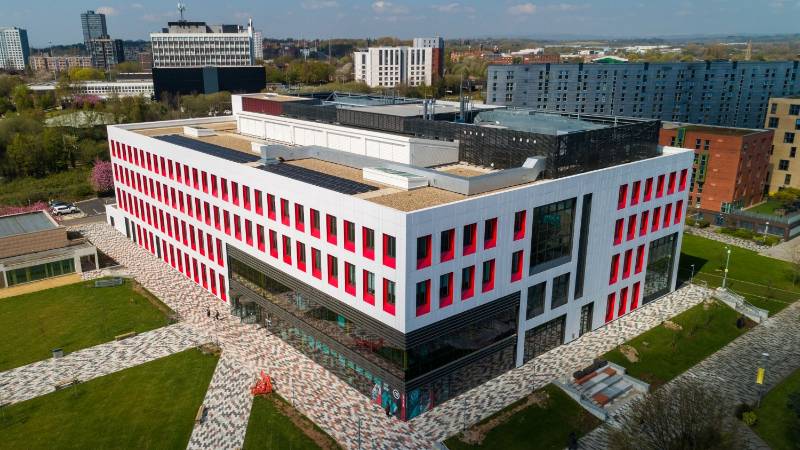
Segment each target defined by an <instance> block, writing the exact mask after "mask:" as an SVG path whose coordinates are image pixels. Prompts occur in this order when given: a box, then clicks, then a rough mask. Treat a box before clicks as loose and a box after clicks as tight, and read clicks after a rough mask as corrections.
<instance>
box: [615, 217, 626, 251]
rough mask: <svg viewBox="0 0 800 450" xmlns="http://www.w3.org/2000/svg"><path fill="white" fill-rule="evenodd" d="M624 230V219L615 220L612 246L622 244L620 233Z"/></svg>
mask: <svg viewBox="0 0 800 450" xmlns="http://www.w3.org/2000/svg"><path fill="white" fill-rule="evenodd" d="M624 229H625V219H617V221H616V223H614V245H619V244H621V243H622V233H623V232H624V231H623V230H624Z"/></svg>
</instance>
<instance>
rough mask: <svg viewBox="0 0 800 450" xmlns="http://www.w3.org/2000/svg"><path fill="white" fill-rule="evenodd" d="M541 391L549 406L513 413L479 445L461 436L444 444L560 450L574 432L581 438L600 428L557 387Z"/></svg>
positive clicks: (459, 449)
mask: <svg viewBox="0 0 800 450" xmlns="http://www.w3.org/2000/svg"><path fill="white" fill-rule="evenodd" d="M542 390H543V391H544V392H546V393H547V395H548V396H549V400H548V402H547V405H546V407H542V406H540V405H539V404H536V403H534V404H531V405H529V406H526V407H524V409H522V410H521V411H517V412H514V413H513V414H512V415H511V416H510V417H508V418H507V420H505V421H504V422H502V423H500V424H498V425H496V426H494V427H493V428H491V430H489V431H488V432H487V433H486V436H485V438H484V440H483V442H482V443H481V444H480V445H471V444H467V443H465V442H464V441H463V440H461V435H460V434H459V435H456V436H453V437H451V438H449V439H447V440H446V441H445V445H446V446H447V448H449V449H450V450H468V449H503V450H515V449H532V448H535V449H558V450H561V449H563V448H565V447H566V446H567V443H568V439H569V435H570V433H571V432H575V434H576V436H577V437H581V436H583V435H584V434H586V433H588V432H589V431H591V430H593V429H594V428H596V427H597V426H599V425H600V420H599V419H597V418H596V417H594V416H592V415H591V414H589V413H588V412H586V410H584V409H583V407H581V406H580V405H579V404H578V403H576V402H575V401H574V400H572V399H571V398H570V397H569V396H567V394H565V393H564V392H563V391H562V390H561V389H559V388H558V387H556V386H554V385H552V384H550V385H547V386H545V387H544V388H543V389H542ZM537 392H538V391H537ZM534 395H536V394H534ZM527 400H528V397H526V398H524V399H522V400H520V401H518V402H516V403H514V404H512V405H510V406H507V407H506V408H505V409H503V410H501V411H499V412H498V413H496V414H494V415H492V416H490V417H488V418H486V419H484V420H483V421H481V422H480V423H479V424H477V425H474V426H473V428H474V427H481V426H485V425H486V424H490V423H491V422H492V421H496V420H498V418H499V417H503V416H504V415H506V414H507V412H508V411H511V410H514V409H516V408H518V407H519V406H520V405H522V404H524V403H525V402H526V401H527Z"/></svg>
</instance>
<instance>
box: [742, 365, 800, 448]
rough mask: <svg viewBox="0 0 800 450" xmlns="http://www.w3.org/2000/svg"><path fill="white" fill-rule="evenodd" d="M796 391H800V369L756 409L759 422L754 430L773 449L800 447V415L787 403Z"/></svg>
mask: <svg viewBox="0 0 800 450" xmlns="http://www.w3.org/2000/svg"><path fill="white" fill-rule="evenodd" d="M796 392H800V370H796V371H794V373H792V374H791V375H789V376H788V377H787V378H786V379H785V380H783V381H782V382H781V383H780V384H779V385H777V386H775V388H774V389H772V390H771V391H770V392H769V393H768V394H767V395H766V396H765V397H764V399H763V400H762V401H761V407H760V408H758V410H756V415H757V417H758V422H756V424H755V426H754V427H753V430H755V432H756V433H758V435H759V436H761V439H764V441H766V442H767V444H769V446H770V447H771V448H772V450H796V449H797V448H800V417H798V416H797V414H796V413H795V412H794V411H791V410H790V409H789V406H788V405H787V401H788V400H789V394H792V393H796Z"/></svg>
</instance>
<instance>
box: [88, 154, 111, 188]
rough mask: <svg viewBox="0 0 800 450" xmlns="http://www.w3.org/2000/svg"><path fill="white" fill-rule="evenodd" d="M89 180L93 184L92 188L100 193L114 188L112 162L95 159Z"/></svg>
mask: <svg viewBox="0 0 800 450" xmlns="http://www.w3.org/2000/svg"><path fill="white" fill-rule="evenodd" d="M89 181H90V182H91V184H92V189H94V190H95V192H97V193H98V194H104V193H107V192H111V191H112V190H113V189H114V175H113V172H112V168H111V163H110V162H108V161H101V160H99V159H98V160H95V162H94V167H93V168H92V175H91V177H90V178H89Z"/></svg>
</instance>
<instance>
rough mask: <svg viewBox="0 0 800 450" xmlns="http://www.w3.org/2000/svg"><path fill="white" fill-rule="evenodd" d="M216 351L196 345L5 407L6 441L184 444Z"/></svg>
mask: <svg viewBox="0 0 800 450" xmlns="http://www.w3.org/2000/svg"><path fill="white" fill-rule="evenodd" d="M217 359H218V357H216V356H213V355H205V354H203V353H201V352H200V351H199V350H197V349H190V350H186V351H184V352H181V353H177V354H175V355H171V356H167V357H164V358H161V359H157V360H155V361H151V362H148V363H145V364H142V365H140V366H136V367H133V368H130V369H127V370H123V371H120V372H116V373H113V374H111V375H106V376H104V377H100V378H96V379H94V380H91V381H88V382H86V383H83V384H79V385H77V386H76V387H70V388H66V389H64V390H61V391H57V392H53V393H51V394H47V395H44V396H41V397H37V398H34V399H31V400H28V401H25V402H22V403H18V404H15V405H12V406H9V407H6V408H5V411H4V413H2V414H0V436H2V439H0V448H8V449H13V448H25V449H32V450H35V449H52V448H58V449H81V450H82V449H90V448H98V449H99V448H102V449H133V448H136V449H148V448H150V449H156V448H158V449H176V450H177V449H185V448H186V445H187V443H188V442H189V437H190V436H191V433H192V428H193V427H194V417H195V414H196V413H197V409H198V408H199V407H200V405H201V404H202V403H203V398H204V397H205V394H206V390H207V389H208V384H209V382H210V381H211V376H212V374H213V373H214V368H215V367H216V365H217Z"/></svg>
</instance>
